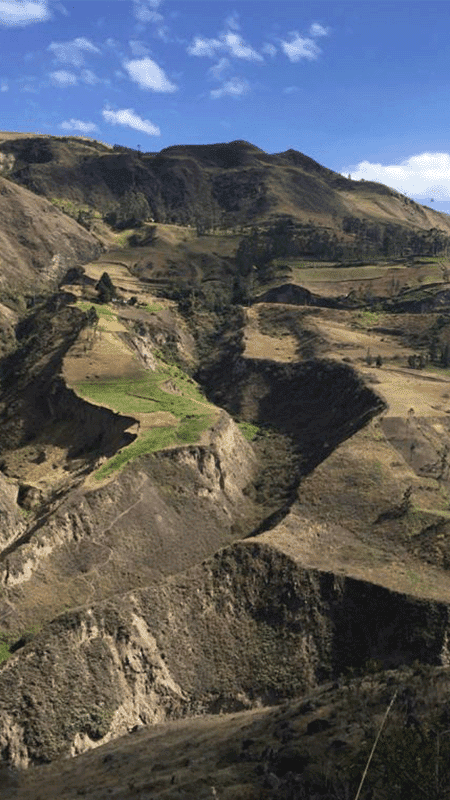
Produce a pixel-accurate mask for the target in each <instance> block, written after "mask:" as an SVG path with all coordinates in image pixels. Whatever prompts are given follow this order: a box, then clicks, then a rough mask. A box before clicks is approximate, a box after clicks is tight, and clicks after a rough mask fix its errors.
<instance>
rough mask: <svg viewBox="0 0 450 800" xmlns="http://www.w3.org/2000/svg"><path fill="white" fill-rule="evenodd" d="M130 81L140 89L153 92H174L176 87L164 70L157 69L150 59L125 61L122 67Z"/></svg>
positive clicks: (156, 65)
mask: <svg viewBox="0 0 450 800" xmlns="http://www.w3.org/2000/svg"><path fill="white" fill-rule="evenodd" d="M123 66H124V67H125V69H126V70H127V72H128V74H129V76H130V78H131V80H132V81H135V82H136V83H137V84H139V86H140V87H141V89H151V90H152V91H153V92H175V91H176V90H177V88H178V87H177V86H175V84H174V83H171V82H170V80H169V78H168V77H167V75H166V74H165V72H164V70H162V69H161V67H158V64H156V63H155V62H154V61H152V59H151V58H141V59H135V60H133V61H126V62H125V63H124V65H123Z"/></svg>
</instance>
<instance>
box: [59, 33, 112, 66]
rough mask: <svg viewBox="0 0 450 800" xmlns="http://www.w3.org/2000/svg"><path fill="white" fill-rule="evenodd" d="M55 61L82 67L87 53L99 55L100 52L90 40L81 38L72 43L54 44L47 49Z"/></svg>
mask: <svg viewBox="0 0 450 800" xmlns="http://www.w3.org/2000/svg"><path fill="white" fill-rule="evenodd" d="M47 50H49V51H50V52H51V53H53V55H54V57H55V59H56V60H57V61H60V62H61V63H63V64H70V65H71V66H72V67H81V66H83V64H84V54H85V53H99V52H100V50H99V49H98V47H96V46H95V45H94V44H92V42H90V41H89V39H86V37H84V36H79V37H78V38H77V39H73V40H72V41H71V42H52V43H51V44H49V46H48V47H47Z"/></svg>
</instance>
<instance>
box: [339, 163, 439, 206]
mask: <svg viewBox="0 0 450 800" xmlns="http://www.w3.org/2000/svg"><path fill="white" fill-rule="evenodd" d="M342 174H345V175H346V176H347V175H348V174H351V176H352V179H353V180H361V179H364V180H366V181H377V182H378V183H384V184H386V185H387V186H390V187H391V188H392V189H396V190H397V191H398V192H401V193H402V194H407V195H412V196H413V197H437V198H439V199H449V198H450V154H449V153H420V154H419V155H417V156H411V157H410V158H407V159H405V160H404V161H400V163H399V164H388V165H386V164H373V163H371V162H370V161H361V162H360V163H359V164H357V165H356V166H355V167H349V168H348V169H346V170H345V171H343V173H342Z"/></svg>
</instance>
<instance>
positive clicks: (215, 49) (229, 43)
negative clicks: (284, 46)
mask: <svg viewBox="0 0 450 800" xmlns="http://www.w3.org/2000/svg"><path fill="white" fill-rule="evenodd" d="M231 19H232V20H235V17H232V18H231ZM227 23H228V26H229V27H230V18H228V20H227ZM235 24H237V23H236V22H235ZM187 52H188V53H189V55H191V56H205V57H207V58H215V57H216V56H217V55H218V54H220V53H224V52H225V53H227V54H228V55H229V56H232V57H234V58H242V59H245V60H246V61H264V59H263V57H262V55H260V54H259V53H258V52H257V51H256V50H254V48H253V47H251V46H250V45H249V44H246V42H245V41H244V40H243V38H242V36H241V35H240V34H239V33H237V32H236V28H234V29H233V30H230V29H228V30H226V31H225V32H223V33H221V34H220V35H219V38H218V39H214V38H213V39H205V38H203V37H202V36H195V37H194V40H193V42H192V43H191V44H190V45H189V46H188V48H187Z"/></svg>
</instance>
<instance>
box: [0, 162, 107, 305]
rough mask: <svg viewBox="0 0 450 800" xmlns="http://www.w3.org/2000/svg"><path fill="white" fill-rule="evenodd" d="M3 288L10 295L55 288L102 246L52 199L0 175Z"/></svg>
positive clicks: (0, 240) (0, 277)
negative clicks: (58, 282)
mask: <svg viewBox="0 0 450 800" xmlns="http://www.w3.org/2000/svg"><path fill="white" fill-rule="evenodd" d="M0 215H1V220H2V224H1V230H0V247H1V251H2V263H1V271H0V286H1V287H2V291H3V292H4V293H5V295H6V297H7V296H8V295H10V296H13V297H14V296H15V295H17V294H18V293H23V292H29V293H31V292H33V293H34V292H39V291H40V290H43V289H48V288H49V287H50V286H52V285H53V286H55V285H56V283H57V281H58V280H59V279H60V278H61V277H62V276H63V274H64V272H65V271H66V270H67V269H68V268H69V267H71V266H73V265H75V264H79V263H80V262H81V263H83V262H84V261H88V260H89V259H90V258H92V257H93V256H94V255H96V254H97V253H98V252H99V251H100V250H101V245H100V244H99V242H98V239H96V237H95V236H93V235H92V234H91V233H89V232H88V231H86V230H85V229H84V228H82V227H81V226H80V225H78V224H77V223H76V222H75V221H74V220H72V219H70V218H69V217H68V216H67V215H65V214H62V213H61V211H59V210H58V209H57V208H55V207H54V206H53V205H52V204H51V203H49V202H48V200H46V199H44V198H43V197H36V195H35V194H33V193H32V192H30V191H27V190H26V189H24V188H22V187H21V186H18V185H16V184H15V183H13V182H12V181H11V180H6V179H5V178H3V177H0Z"/></svg>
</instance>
